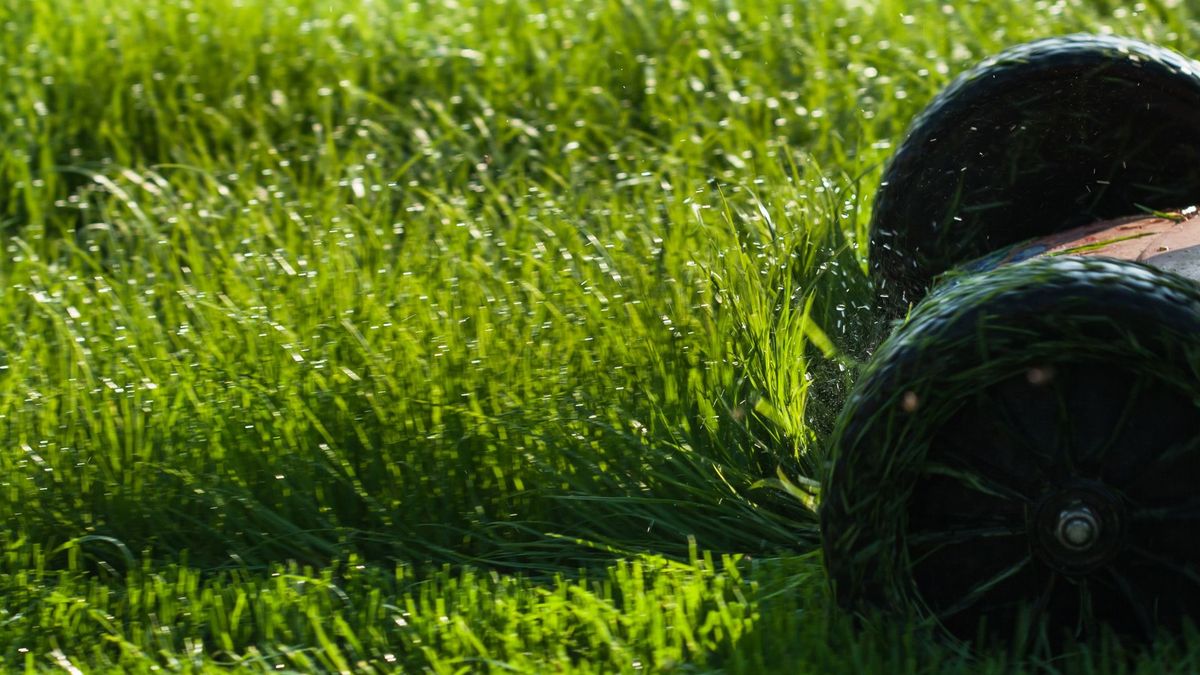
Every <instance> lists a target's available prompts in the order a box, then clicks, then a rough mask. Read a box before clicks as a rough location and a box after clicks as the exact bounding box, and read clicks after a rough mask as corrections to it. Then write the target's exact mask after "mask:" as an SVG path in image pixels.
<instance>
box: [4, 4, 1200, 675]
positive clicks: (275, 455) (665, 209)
mask: <svg viewBox="0 0 1200 675" xmlns="http://www.w3.org/2000/svg"><path fill="white" fill-rule="evenodd" d="M1176 5H1180V3H1179V2H1177V1H1174V0H1162V1H1161V2H1159V1H1154V2H1147V3H1144V4H1143V3H1138V4H1137V5H1134V6H1133V7H1127V6H1125V5H1121V4H1116V3H1110V2H1103V1H1096V2H1083V1H1081V0H1059V1H1058V2H1053V3H1051V2H1045V1H1039V2H1036V3H1016V2H1013V3H1004V2H999V1H997V0H979V1H977V2H946V3H943V2H917V1H912V2H897V1H894V0H881V1H880V2H877V3H873V2H859V1H857V0H812V1H810V2H800V1H797V2H794V3H791V4H788V3H785V2H778V1H769V0H747V1H745V2H733V1H732V0H730V1H718V0H692V1H690V2H689V1H685V0H662V1H659V0H654V1H650V2H642V1H640V0H579V1H572V0H507V1H504V2H491V1H487V0H447V1H446V2H408V3H404V2H392V1H388V0H374V1H369V0H368V1H363V2H352V1H351V0H321V1H317V0H299V1H285V0H143V1H142V2H136V3H134V2H125V1H123V0H47V1H46V2H26V1H25V0H6V1H5V2H4V3H3V6H2V7H0V20H2V23H3V26H4V30H5V34H6V39H5V40H4V41H3V42H0V70H2V71H3V73H4V74H5V78H4V80H3V82H2V83H0V137H2V138H3V143H0V186H2V187H0V236H2V237H3V241H2V244H0V245H2V255H3V258H2V260H0V438H2V439H3V444H2V445H0V448H2V450H0V518H2V519H3V522H4V523H5V524H6V530H5V536H4V537H3V539H2V540H0V544H2V546H3V558H2V560H0V599H2V602H0V662H2V664H3V670H5V671H6V672H8V671H19V670H21V669H27V670H42V669H45V670H54V669H58V670H67V671H70V672H80V671H83V672H92V671H100V672H104V671H125V672H139V671H150V670H166V671H182V672H193V671H204V670H214V671H221V672H225V671H228V670H231V669H245V670H249V671H273V672H279V671H299V672H306V671H313V670H325V671H346V672H391V671H406V672H420V671H429V672H437V673H453V672H476V671H487V670H493V671H497V672H504V671H512V672H559V671H572V672H574V671H579V672H600V671H602V672H617V671H628V672H634V671H645V672H650V671H654V672H659V671H667V672H698V671H703V672H709V671H722V672H724V671H728V672H747V673H760V672H786V673H793V672H887V673H893V672H912V673H916V672H972V673H974V672H989V671H990V672H1011V671H1014V670H1022V669H1031V670H1036V669H1042V670H1046V669H1050V670H1059V671H1063V672H1081V673H1092V672H1160V671H1162V670H1164V669H1168V668H1173V669H1177V670H1180V671H1187V670H1195V669H1197V668H1200V637H1195V636H1191V635H1189V636H1187V638H1186V639H1185V640H1183V641H1182V642H1181V643H1179V644H1160V645H1158V646H1156V647H1154V648H1153V649H1151V650H1149V651H1147V652H1145V653H1143V652H1141V651H1140V650H1133V649H1129V648H1122V647H1119V646H1117V645H1115V644H1113V643H1112V642H1104V643H1102V644H1099V645H1092V646H1090V647H1079V648H1072V649H1071V650H1069V651H1068V653H1067V654H1065V655H1058V656H1051V655H1046V654H1039V653H1036V652H1031V651H1028V650H1021V649H1017V650H1015V651H1013V652H989V653H984V654H982V655H981V656H971V655H969V654H968V653H967V652H966V651H964V650H962V649H960V648H956V647H953V646H950V645H946V644H944V643H942V642H940V641H938V640H936V639H934V638H932V637H931V636H929V635H926V634H924V633H922V632H921V631H919V630H912V629H908V628H905V627H904V625H903V623H902V622H900V621H897V620H881V621H877V622H873V623H871V624H869V626H868V627H867V628H865V629H861V630H860V629H857V628H856V627H855V626H854V625H853V624H852V622H851V621H850V620H849V619H848V618H847V617H846V616H844V615H843V614H841V613H839V612H838V611H837V610H836V609H835V608H834V607H832V605H831V602H830V600H829V597H828V593H827V589H826V582H825V576H824V572H823V570H822V566H821V559H820V552H819V548H818V540H817V529H816V519H815V516H814V511H813V509H814V508H815V505H816V504H817V503H819V500H820V489H819V481H820V479H821V477H822V474H823V472H824V461H823V451H824V448H825V445H826V442H827V438H828V434H829V432H830V430H831V428H832V426H833V423H834V420H835V418H836V415H837V414H838V411H839V410H840V406H841V401H842V399H843V398H844V396H845V393H846V392H847V389H848V387H850V386H851V385H852V384H853V381H854V377H855V373H856V371H857V370H858V369H859V368H860V366H861V364H862V363H863V360H864V359H865V358H866V356H867V354H868V353H869V349H870V347H871V346H872V345H873V344H874V343H875V341H877V340H878V338H879V336H880V335H882V334H884V333H885V332H886V331H887V329H888V326H887V325H886V324H884V323H882V322H881V321H879V320H877V319H876V318H874V314H873V312H872V311H871V307H870V302H871V300H870V298H871V295H870V290H869V287H868V283H867V277H866V274H865V261H866V236H865V228H866V223H867V221H868V219H869V217H870V209H871V204H872V198H873V194H874V190H875V185H876V182H877V180H878V177H879V174H880V173H881V171H882V167H883V165H884V163H885V162H886V160H887V158H888V157H889V155H890V153H891V151H892V149H893V148H894V146H895V145H896V144H897V143H898V142H899V140H900V139H901V138H902V137H903V132H904V129H905V127H906V125H907V124H908V121H909V120H910V119H911V118H912V117H913V115H914V114H916V113H917V112H918V111H919V110H920V109H921V107H922V106H923V105H924V104H925V103H926V102H927V101H928V100H929V99H930V98H931V97H932V96H933V94H934V93H935V92H937V91H938V90H939V89H940V88H941V87H943V86H944V85H945V84H947V83H948V82H949V81H950V79H951V78H952V77H953V76H954V74H955V73H957V72H959V71H961V70H962V69H964V68H965V67H967V66H968V65H970V64H971V63H973V62H975V61H977V60H979V59H981V58H983V57H984V56H986V55H988V54H990V53H993V52H995V51H997V50H999V49H1001V48H1003V47H1005V46H1008V45H1011V44H1014V43H1017V42H1021V41H1024V40H1028V39H1033V38H1037V37H1043V36H1047V35H1054V34H1062V33H1071V32H1079V31H1087V32H1106V33H1107V32H1111V33H1116V34H1121V35H1127V36H1131V37H1139V38H1142V39H1145V40H1148V41H1152V42H1157V43H1160V44H1163V45H1166V46H1170V47H1173V48H1175V49H1177V50H1179V51H1182V52H1184V53H1185V54H1186V53H1188V51H1189V47H1190V46H1193V45H1195V44H1196V43H1197V38H1200V14H1197V13H1196V12H1194V11H1193V10H1191V9H1189V8H1188V7H1187V6H1176Z"/></svg>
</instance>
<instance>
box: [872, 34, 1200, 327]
mask: <svg viewBox="0 0 1200 675" xmlns="http://www.w3.org/2000/svg"><path fill="white" fill-rule="evenodd" d="M1197 111H1200V63H1197V62H1196V61H1193V60H1191V59H1188V58H1185V57H1183V56H1180V55H1179V54H1177V53H1175V52H1172V51H1170V50H1167V49H1164V48H1161V47H1156V46H1153V45H1149V44H1145V43H1142V42H1138V41H1135V40H1129V39H1122V38H1116V37H1105V36H1094V35H1076V36H1069V37H1057V38H1050V39H1046V40H1040V41H1037V42H1032V43H1029V44H1025V45H1021V46H1018V47H1014V48H1012V49H1009V50H1007V51H1005V52H1002V53H1000V54H998V55H996V56H994V57H992V58H989V59H987V60H986V61H984V62H982V63H980V64H979V65H978V66H976V67H975V68H973V69H971V70H970V71H967V72H966V73H964V74H963V75H961V76H960V77H958V78H957V79H956V80H955V81H954V82H953V83H952V84H951V85H950V86H949V87H947V88H946V89H945V90H944V91H943V92H942V93H940V94H939V95H938V96H937V97H936V98H934V100H933V101H932V102H931V103H930V104H929V105H928V107H926V109H925V110H924V111H923V112H922V113H921V114H920V115H919V116H918V117H917V118H916V119H915V120H914V121H913V123H912V125H911V126H910V128H909V131H908V135H907V137H906V138H905V140H904V141H903V143H902V144H901V145H900V146H899V148H898V149H897V150H896V153H895V155H894V156H893V157H892V160H891V162H890V164H889V165H888V167H887V169H886V170H885V172H884V175H883V178H882V181H881V186H880V189H879V192H878V194H877V196H876V200H875V205H874V208H873V215H872V219H871V252H870V262H871V267H872V273H873V275H874V277H875V280H876V286H877V292H878V295H879V296H880V299H881V305H882V306H883V308H885V309H890V310H891V312H892V313H893V314H897V313H903V311H904V309H905V308H907V307H908V306H909V304H911V303H915V302H917V301H918V300H919V299H920V298H921V297H922V296H923V295H924V294H925V293H926V292H927V290H928V289H929V287H930V285H931V283H932V281H933V279H934V278H935V277H937V276H938V275H940V274H941V273H943V272H945V271H946V270H948V269H950V268H952V267H954V266H956V265H959V264H961V263H964V262H966V261H969V260H973V259H975V258H978V257H980V256H982V255H983V254H985V253H988V252H990V251H993V250H996V249H998V248H1001V247H1003V246H1006V245H1008V244H1013V243H1016V242H1019V241H1022V240H1025V239H1029V238H1033V237H1037V236H1042V235H1047V234H1052V233H1054V232H1058V231H1061V230H1066V229H1070V228H1072V227H1076V226H1079V225H1084V224H1087V223H1088V222H1091V221H1094V220H1105V219H1109V218H1115V217H1120V216H1128V215H1131V214H1136V213H1138V212H1139V210H1144V209H1170V208H1183V207H1186V206H1189V205H1192V204H1194V203H1195V202H1197V201H1200V113H1198V112H1197Z"/></svg>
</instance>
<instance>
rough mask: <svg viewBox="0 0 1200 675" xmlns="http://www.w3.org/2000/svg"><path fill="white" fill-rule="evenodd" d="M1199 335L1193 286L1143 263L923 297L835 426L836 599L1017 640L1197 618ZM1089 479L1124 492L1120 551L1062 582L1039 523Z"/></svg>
mask: <svg viewBox="0 0 1200 675" xmlns="http://www.w3.org/2000/svg"><path fill="white" fill-rule="evenodd" d="M1198 337H1200V290H1198V289H1197V286H1196V285H1195V284H1194V283H1193V282H1191V281H1189V280H1187V279H1184V278H1182V277H1178V276H1175V275H1173V274H1169V273H1165V272H1160V271H1158V270H1155V269H1153V268H1150V267H1147V266H1144V265H1141V264H1139V263H1132V262H1124V261H1116V260H1108V259H1102V258H1083V257H1060V258H1045V259H1035V260H1031V261H1027V262H1024V263H1019V264H1014V265H1010V266H1007V267H1003V268H1000V269H998V270H995V271H993V272H989V273H985V274H980V275H975V276H970V277H962V278H961V279H960V280H957V281H956V283H953V284H951V285H949V286H948V287H945V288H943V289H939V290H938V291H937V292H935V293H933V294H931V295H930V296H929V297H928V298H927V299H926V300H925V302H923V303H921V305H919V306H918V307H917V308H916V310H914V312H913V314H912V315H911V317H910V318H909V320H908V321H907V322H906V323H905V324H904V325H903V326H902V327H901V328H899V329H898V330H897V331H896V332H895V333H894V334H893V335H892V336H891V338H889V339H888V340H887V341H886V342H885V343H884V344H883V345H882V346H881V348H880V350H879V351H878V352H877V354H876V357H875V359H874V360H873V361H872V363H871V364H870V365H869V367H868V369H867V370H866V372H865V373H864V375H863V376H862V377H861V378H860V379H859V382H858V383H857V384H856V388H855V390H854V392H853V393H852V394H851V396H850V398H849V399H848V401H847V404H846V406H845V408H844V409H843V414H842V416H841V418H840V420H839V423H838V429H837V431H836V432H835V441H834V443H833V447H832V456H831V458H830V459H831V465H832V470H831V474H830V475H829V476H828V477H827V479H826V481H825V483H824V485H825V487H824V496H823V500H822V505H821V508H820V517H821V530H822V540H823V546H824V555H825V563H826V567H827V570H828V572H829V576H830V580H831V582H832V585H833V592H834V595H835V597H836V599H837V601H838V603H839V604H840V605H841V606H842V607H844V608H846V609H848V610H850V611H852V612H856V613H859V614H860V615H863V616H869V615H871V614H873V613H877V612H879V611H882V612H884V613H886V614H893V615H894V614H903V615H910V616H916V617H920V618H922V619H924V620H926V621H929V622H931V623H933V624H935V625H937V626H938V627H939V628H941V629H944V630H945V631H946V633H947V634H949V635H951V636H954V637H955V638H958V639H961V640H965V641H973V640H974V639H976V637H977V636H979V635H986V636H987V637H988V639H989V640H999V641H1002V642H1005V643H1011V642H1012V641H1013V640H1017V641H1020V640H1025V639H1028V638H1029V637H1031V636H1041V637H1046V638H1047V639H1048V640H1049V641H1050V642H1051V643H1054V642H1055V641H1058V640H1061V639H1077V638H1085V639H1086V638H1089V637H1092V636H1094V635H1096V634H1097V632H1098V631H1099V630H1101V627H1102V626H1108V627H1109V628H1111V629H1113V630H1115V631H1116V632H1117V633H1119V634H1123V635H1132V636H1135V637H1137V638H1139V639H1149V638H1150V637H1151V636H1153V635H1154V634H1156V633H1157V632H1159V631H1160V630H1162V629H1167V630H1177V629H1178V628H1179V627H1180V625H1181V624H1182V623H1183V622H1184V621H1185V619H1187V618H1194V617H1197V616H1200V541H1197V540H1196V538H1195V537H1194V529H1195V527H1196V526H1197V525H1200V486H1197V484H1196V483H1195V477H1196V476H1200V340H1198V339H1197V338H1198ZM1038 373H1040V375H1038ZM1035 375H1037V376H1036V377H1035ZM1049 376H1053V380H1055V381H1056V382H1057V384H1055V383H1053V382H1051V383H1050V384H1047V382H1048V380H1049V379H1050V377H1049ZM1079 481H1091V482H1093V483H1098V484H1103V485H1104V486H1107V487H1104V488H1102V489H1105V490H1108V489H1111V490H1112V491H1113V493H1114V495H1115V498H1116V499H1117V500H1118V502H1119V503H1120V506H1119V508H1121V509H1125V511H1124V512H1123V513H1124V515H1123V516H1122V517H1121V522H1122V525H1121V527H1120V528H1118V527H1115V526H1114V527H1113V528H1110V529H1111V531H1112V532H1113V533H1114V536H1115V535H1116V534H1117V533H1119V534H1120V536H1121V537H1122V540H1121V542H1119V547H1117V548H1113V549H1112V551H1113V553H1112V554H1111V555H1112V556H1113V557H1111V558H1110V559H1108V560H1107V561H1106V562H1105V563H1104V565H1103V566H1100V567H1097V568H1096V569H1086V570H1077V569H1069V570H1066V571H1064V570H1063V569H1062V567H1061V561H1059V560H1057V559H1056V558H1054V557H1053V556H1052V555H1047V554H1046V552H1045V551H1046V549H1045V547H1044V546H1043V545H1042V543H1041V542H1042V540H1041V539H1039V537H1040V536H1041V535H1040V534H1039V533H1040V532H1042V530H1043V529H1044V528H1042V527H1041V526H1040V525H1038V523H1037V521H1036V518H1034V517H1033V515H1032V514H1036V513H1037V512H1038V511H1037V509H1038V507H1037V506H1036V505H1037V504H1039V503H1043V504H1044V503H1045V500H1046V499H1047V498H1048V497H1047V495H1055V494H1059V493H1060V492H1061V490H1063V489H1065V487H1064V486H1068V487H1069V486H1074V485H1076V484H1077V483H1078V482H1079ZM1071 489H1074V488H1073V487H1072V488H1071ZM1171 518H1174V520H1171ZM1122 530H1123V531H1122ZM998 532H1007V534H998ZM1153 556H1158V557H1159V559H1157V560H1155V559H1154V558H1153ZM1018 565H1019V568H1017V569H1015V571H1014V566H1018ZM1009 572H1011V573H1009ZM1006 573H1008V574H1006ZM1114 575H1120V576H1121V577H1123V578H1124V579H1125V582H1124V583H1125V585H1124V586H1123V587H1122V586H1121V583H1122V582H1118V581H1115V580H1114V579H1115V578H1116V577H1115V576H1114ZM991 582H995V583H994V584H992V585H991V586H987V584H989V583H991ZM1056 583H1057V586H1055V584H1056ZM985 587H986V588H985ZM980 588H985V590H984V591H982V592H981V591H979V589H980ZM1081 589H1086V593H1087V595H1088V598H1089V602H1090V605H1089V608H1086V609H1085V607H1084V601H1083V597H1082V596H1083V594H1084V593H1085V590H1081ZM964 603H965V606H960V605H964ZM983 619H986V622H985V623H986V625H984V626H982V627H981V623H980V622H981V620H983ZM1068 634H1069V636H1068Z"/></svg>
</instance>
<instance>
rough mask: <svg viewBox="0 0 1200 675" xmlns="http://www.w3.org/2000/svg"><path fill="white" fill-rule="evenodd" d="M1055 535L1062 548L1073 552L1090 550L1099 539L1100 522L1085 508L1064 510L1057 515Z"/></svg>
mask: <svg viewBox="0 0 1200 675" xmlns="http://www.w3.org/2000/svg"><path fill="white" fill-rule="evenodd" d="M1055 535H1056V537H1057V539H1058V543H1060V544H1062V545H1063V546H1065V547H1067V548H1069V549H1071V550H1074V551H1083V550H1086V549H1088V548H1091V546H1092V545H1093V544H1095V543H1096V540H1097V539H1099V538H1100V521H1099V520H1097V519H1096V514H1094V513H1092V510H1091V509H1089V508H1088V507H1086V506H1078V507H1074V508H1070V509H1064V510H1063V511H1061V512H1060V513H1059V514H1058V529H1057V531H1056V532H1055Z"/></svg>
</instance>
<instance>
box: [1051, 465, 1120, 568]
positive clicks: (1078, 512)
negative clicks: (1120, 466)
mask: <svg viewBox="0 0 1200 675" xmlns="http://www.w3.org/2000/svg"><path fill="white" fill-rule="evenodd" d="M1126 521H1127V518H1126V513H1125V506H1124V504H1123V502H1122V500H1121V498H1120V495H1118V494H1116V493H1115V492H1113V491H1112V490H1111V489H1109V488H1108V487H1106V486H1105V485H1103V484H1100V483H1098V482H1095V481H1079V482H1074V483H1071V484H1069V485H1066V486H1063V487H1060V488H1057V489H1054V490H1051V491H1050V492H1048V493H1047V494H1046V495H1045V496H1043V497H1042V499H1041V500H1040V501H1039V502H1038V505H1037V506H1036V507H1035V508H1034V511H1033V516H1032V518H1031V519H1030V522H1029V524H1028V525H1029V533H1030V536H1031V538H1032V539H1033V547H1034V550H1035V551H1037V553H1038V555H1039V556H1040V557H1041V558H1042V560H1044V561H1045V562H1046V563H1047V564H1048V565H1050V566H1051V567H1054V568H1055V569H1057V570H1059V571H1060V572H1063V573H1065V574H1070V575H1073V576H1080V575H1084V574H1087V573H1089V572H1091V571H1093V570H1095V569H1097V568H1099V567H1101V566H1103V565H1105V564H1106V563H1108V562H1110V561H1111V560H1112V559H1113V558H1115V557H1116V556H1117V554H1118V553H1119V552H1120V551H1121V549H1122V548H1123V546H1124V544H1125V529H1126Z"/></svg>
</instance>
